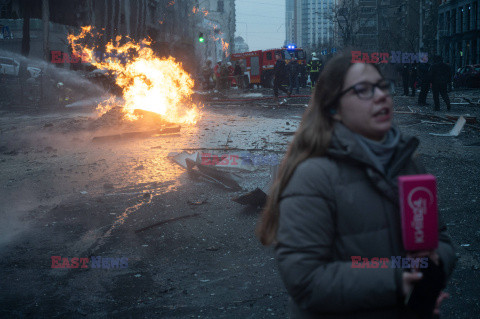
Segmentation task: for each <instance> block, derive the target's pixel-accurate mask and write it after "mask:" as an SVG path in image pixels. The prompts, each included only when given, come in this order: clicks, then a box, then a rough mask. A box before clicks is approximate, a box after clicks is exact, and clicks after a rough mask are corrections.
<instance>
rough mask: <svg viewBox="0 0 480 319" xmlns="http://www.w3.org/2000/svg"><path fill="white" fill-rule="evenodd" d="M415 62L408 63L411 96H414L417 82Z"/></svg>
mask: <svg viewBox="0 0 480 319" xmlns="http://www.w3.org/2000/svg"><path fill="white" fill-rule="evenodd" d="M417 71H418V70H417V63H414V64H412V65H410V75H409V79H408V81H409V85H410V87H411V88H412V96H415V89H416V83H417V75H418V72H417Z"/></svg>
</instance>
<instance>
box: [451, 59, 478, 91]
mask: <svg viewBox="0 0 480 319" xmlns="http://www.w3.org/2000/svg"><path fill="white" fill-rule="evenodd" d="M453 85H454V86H455V88H462V87H471V88H480V64H475V65H467V66H464V67H461V68H459V69H458V70H457V72H456V73H455V75H454V77H453Z"/></svg>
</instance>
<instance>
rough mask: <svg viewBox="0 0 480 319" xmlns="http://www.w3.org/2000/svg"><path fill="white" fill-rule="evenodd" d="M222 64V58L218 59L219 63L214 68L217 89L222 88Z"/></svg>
mask: <svg viewBox="0 0 480 319" xmlns="http://www.w3.org/2000/svg"><path fill="white" fill-rule="evenodd" d="M221 66H222V60H218V61H217V64H216V65H215V67H214V68H213V75H214V77H215V89H216V90H217V91H218V90H220V83H221V81H220V67H221Z"/></svg>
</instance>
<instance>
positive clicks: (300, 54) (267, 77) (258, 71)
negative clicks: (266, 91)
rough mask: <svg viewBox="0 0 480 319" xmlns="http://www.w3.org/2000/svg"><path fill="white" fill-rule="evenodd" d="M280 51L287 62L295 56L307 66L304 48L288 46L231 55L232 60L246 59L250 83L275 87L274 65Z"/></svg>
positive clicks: (245, 64)
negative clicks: (289, 47)
mask: <svg viewBox="0 0 480 319" xmlns="http://www.w3.org/2000/svg"><path fill="white" fill-rule="evenodd" d="M276 52H280V53H281V54H282V58H283V59H284V60H285V62H287V63H289V62H290V60H291V59H292V57H293V56H294V57H295V58H296V59H297V61H298V63H299V64H302V65H303V66H306V63H307V62H306V58H307V56H306V54H305V51H304V50H303V49H298V48H293V49H288V48H287V47H284V48H281V49H270V50H263V51H262V50H258V51H250V52H242V53H233V54H232V55H230V60H231V61H238V60H244V66H245V74H246V75H247V76H248V83H249V85H253V84H260V85H262V86H263V87H273V67H274V66H275V53H276Z"/></svg>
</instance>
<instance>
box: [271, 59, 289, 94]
mask: <svg viewBox="0 0 480 319" xmlns="http://www.w3.org/2000/svg"><path fill="white" fill-rule="evenodd" d="M275 60H276V62H275V66H274V67H273V76H274V79H273V95H274V100H275V102H278V90H282V91H283V92H285V93H287V94H288V97H290V93H288V90H287V89H286V88H285V87H284V86H283V84H284V83H285V79H286V77H287V73H288V72H287V65H286V64H285V61H283V60H282V54H281V53H280V52H276V53H275Z"/></svg>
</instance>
